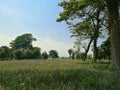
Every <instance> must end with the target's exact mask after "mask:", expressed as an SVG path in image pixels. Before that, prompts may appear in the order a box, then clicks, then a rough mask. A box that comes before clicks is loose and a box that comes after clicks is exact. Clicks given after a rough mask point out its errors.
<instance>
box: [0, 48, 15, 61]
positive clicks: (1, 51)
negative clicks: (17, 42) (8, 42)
mask: <svg viewBox="0 0 120 90" xmlns="http://www.w3.org/2000/svg"><path fill="white" fill-rule="evenodd" d="M12 58H13V53H12V50H11V49H10V48H9V47H7V46H2V47H0V60H3V61H4V60H9V59H12Z"/></svg>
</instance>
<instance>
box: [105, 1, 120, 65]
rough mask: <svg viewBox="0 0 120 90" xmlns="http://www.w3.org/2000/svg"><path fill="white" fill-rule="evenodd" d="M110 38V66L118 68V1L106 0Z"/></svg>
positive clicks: (119, 52)
mask: <svg viewBox="0 0 120 90" xmlns="http://www.w3.org/2000/svg"><path fill="white" fill-rule="evenodd" d="M106 3H107V8H108V17H109V31H110V37H111V57H112V66H113V67H114V66H120V12H119V7H120V0H106Z"/></svg>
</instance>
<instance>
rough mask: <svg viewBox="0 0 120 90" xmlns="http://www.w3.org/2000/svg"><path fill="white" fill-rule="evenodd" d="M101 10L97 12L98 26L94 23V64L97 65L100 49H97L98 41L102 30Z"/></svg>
mask: <svg viewBox="0 0 120 90" xmlns="http://www.w3.org/2000/svg"><path fill="white" fill-rule="evenodd" d="M99 16H100V10H97V15H96V25H95V22H94V28H95V31H94V41H93V62H94V63H97V57H98V49H97V39H98V37H99V28H100V19H99Z"/></svg>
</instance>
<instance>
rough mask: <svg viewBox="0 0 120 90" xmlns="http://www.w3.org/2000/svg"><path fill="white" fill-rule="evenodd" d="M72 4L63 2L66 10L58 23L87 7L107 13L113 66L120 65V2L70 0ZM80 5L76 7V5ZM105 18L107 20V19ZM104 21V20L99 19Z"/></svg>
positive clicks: (112, 0)
mask: <svg viewBox="0 0 120 90" xmlns="http://www.w3.org/2000/svg"><path fill="white" fill-rule="evenodd" d="M69 2H70V3H68V2H67V1H63V2H62V3H61V6H62V7H63V8H64V11H65V12H63V13H61V14H60V16H61V18H59V19H58V21H62V20H68V19H69V17H71V16H73V14H74V16H75V14H78V15H79V16H80V14H79V12H78V10H79V9H81V8H84V7H86V6H90V5H94V7H95V8H96V7H97V9H99V10H100V11H107V14H106V16H107V15H108V16H107V18H108V30H109V32H110V36H111V55H112V66H113V67H114V66H119V65H120V52H119V51H120V21H119V18H120V17H119V14H120V13H119V7H120V0H70V1H69ZM77 4H78V5H79V6H78V7H76V5H77ZM69 8H70V9H71V10H70V9H69ZM107 18H105V20H106V19H107ZM98 20H100V21H101V20H102V19H98Z"/></svg>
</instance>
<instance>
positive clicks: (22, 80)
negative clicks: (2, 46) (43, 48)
mask: <svg viewBox="0 0 120 90" xmlns="http://www.w3.org/2000/svg"><path fill="white" fill-rule="evenodd" d="M0 90H120V70H119V69H118V70H116V69H110V68H109V64H108V63H101V64H92V63H91V62H90V61H86V62H82V61H78V60H45V61H43V60H23V61H3V62H2V61H1V62H0Z"/></svg>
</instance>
